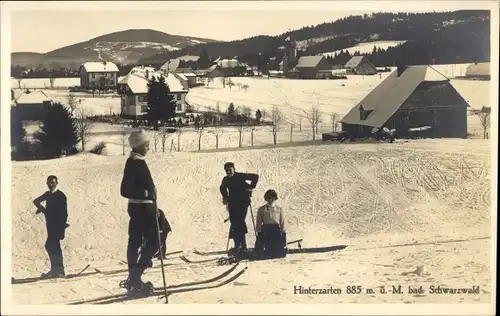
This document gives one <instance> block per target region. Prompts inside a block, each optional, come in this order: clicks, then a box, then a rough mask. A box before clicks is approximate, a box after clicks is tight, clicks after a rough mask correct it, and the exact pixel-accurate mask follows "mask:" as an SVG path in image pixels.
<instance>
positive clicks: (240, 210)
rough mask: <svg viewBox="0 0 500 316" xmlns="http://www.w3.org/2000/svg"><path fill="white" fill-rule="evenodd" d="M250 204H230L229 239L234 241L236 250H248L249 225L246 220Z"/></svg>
mask: <svg viewBox="0 0 500 316" xmlns="http://www.w3.org/2000/svg"><path fill="white" fill-rule="evenodd" d="M248 206H249V205H248V204H246V203H230V204H229V206H228V209H229V221H230V222H231V226H230V228H229V238H232V239H233V240H234V248H236V249H238V248H241V249H246V248H247V242H246V236H245V235H246V234H247V233H248V229H247V224H246V222H245V219H246V217H247V213H248Z"/></svg>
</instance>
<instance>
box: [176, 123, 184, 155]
mask: <svg viewBox="0 0 500 316" xmlns="http://www.w3.org/2000/svg"><path fill="white" fill-rule="evenodd" d="M175 133H176V134H177V151H178V152H179V151H181V135H182V128H180V127H179V128H177V130H176V131H175Z"/></svg>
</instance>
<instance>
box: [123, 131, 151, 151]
mask: <svg viewBox="0 0 500 316" xmlns="http://www.w3.org/2000/svg"><path fill="white" fill-rule="evenodd" d="M149 140H150V137H149V135H148V133H146V131H144V130H143V129H141V130H138V131H133V132H132V133H130V136H129V137H128V143H129V144H130V147H131V148H132V149H134V148H138V147H140V146H142V145H144V144H145V143H147V142H149Z"/></svg>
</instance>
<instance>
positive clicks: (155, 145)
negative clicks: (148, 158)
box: [152, 131, 160, 153]
mask: <svg viewBox="0 0 500 316" xmlns="http://www.w3.org/2000/svg"><path fill="white" fill-rule="evenodd" d="M152 140H153V148H154V152H155V153H156V152H158V150H157V148H158V144H159V143H160V135H159V133H158V131H153V139H152Z"/></svg>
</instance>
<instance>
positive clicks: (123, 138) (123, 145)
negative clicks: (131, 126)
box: [121, 131, 127, 156]
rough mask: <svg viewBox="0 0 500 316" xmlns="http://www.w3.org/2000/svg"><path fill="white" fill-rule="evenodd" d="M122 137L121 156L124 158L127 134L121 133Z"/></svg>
mask: <svg viewBox="0 0 500 316" xmlns="http://www.w3.org/2000/svg"><path fill="white" fill-rule="evenodd" d="M121 135H122V155H124V156H125V146H126V144H127V133H126V132H125V131H123V132H122V133H121Z"/></svg>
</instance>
